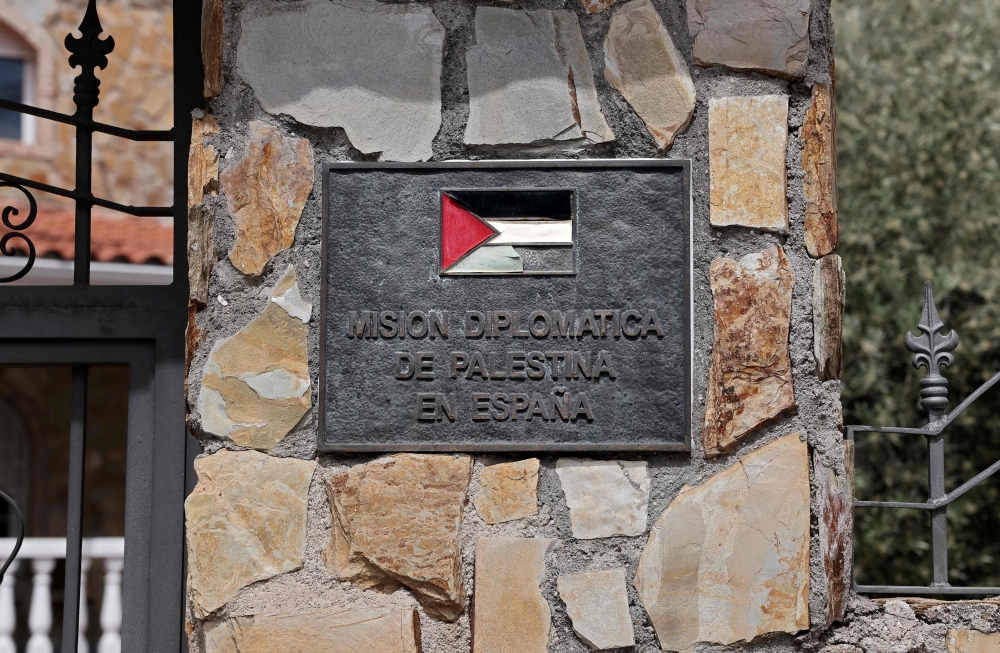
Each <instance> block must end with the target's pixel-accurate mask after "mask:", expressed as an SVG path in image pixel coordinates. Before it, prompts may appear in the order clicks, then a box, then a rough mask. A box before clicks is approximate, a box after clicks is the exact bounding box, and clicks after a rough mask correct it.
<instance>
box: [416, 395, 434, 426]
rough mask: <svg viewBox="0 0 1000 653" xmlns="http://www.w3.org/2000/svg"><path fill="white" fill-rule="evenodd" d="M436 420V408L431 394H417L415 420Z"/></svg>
mask: <svg viewBox="0 0 1000 653" xmlns="http://www.w3.org/2000/svg"><path fill="white" fill-rule="evenodd" d="M436 419H437V406H436V404H435V401H434V393H433V392H418V393H417V420H418V421H420V422H433V421H435V420H436Z"/></svg>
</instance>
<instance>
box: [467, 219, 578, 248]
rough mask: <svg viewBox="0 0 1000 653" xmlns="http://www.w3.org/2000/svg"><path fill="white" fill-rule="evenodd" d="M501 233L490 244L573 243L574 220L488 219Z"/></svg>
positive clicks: (488, 222)
mask: <svg viewBox="0 0 1000 653" xmlns="http://www.w3.org/2000/svg"><path fill="white" fill-rule="evenodd" d="M486 223H487V224H488V225H490V226H491V227H493V228H494V229H496V230H497V231H499V232H500V233H499V234H498V235H497V236H496V237H495V238H494V239H493V240H491V241H489V244H490V245H515V244H516V245H572V244H573V221H572V220H509V221H508V220H487V221H486Z"/></svg>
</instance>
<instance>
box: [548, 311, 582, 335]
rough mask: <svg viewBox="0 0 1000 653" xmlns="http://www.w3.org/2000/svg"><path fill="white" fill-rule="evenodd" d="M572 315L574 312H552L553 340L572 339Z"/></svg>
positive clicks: (573, 332) (573, 323)
mask: <svg viewBox="0 0 1000 653" xmlns="http://www.w3.org/2000/svg"><path fill="white" fill-rule="evenodd" d="M574 315H575V314H574V311H566V312H565V313H560V312H559V311H552V320H553V326H552V337H553V338H566V337H570V338H572V337H574V336H575V335H576V318H575V316H574Z"/></svg>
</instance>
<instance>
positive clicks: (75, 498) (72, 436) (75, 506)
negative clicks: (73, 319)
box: [60, 365, 88, 653]
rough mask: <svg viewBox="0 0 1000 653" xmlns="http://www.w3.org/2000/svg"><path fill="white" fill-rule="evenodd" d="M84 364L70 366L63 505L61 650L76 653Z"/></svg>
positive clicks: (84, 446) (84, 430) (84, 436)
mask: <svg viewBox="0 0 1000 653" xmlns="http://www.w3.org/2000/svg"><path fill="white" fill-rule="evenodd" d="M87 371H88V368H87V366H86V365H76V366H74V367H73V394H72V400H71V401H72V413H71V418H70V425H69V499H68V501H67V505H66V582H65V585H64V588H65V589H64V593H65V597H64V598H63V634H62V648H61V649H60V652H61V653H76V647H77V640H78V637H79V631H80V559H81V557H82V545H83V489H84V482H85V480H86V479H85V469H84V458H85V454H86V451H87Z"/></svg>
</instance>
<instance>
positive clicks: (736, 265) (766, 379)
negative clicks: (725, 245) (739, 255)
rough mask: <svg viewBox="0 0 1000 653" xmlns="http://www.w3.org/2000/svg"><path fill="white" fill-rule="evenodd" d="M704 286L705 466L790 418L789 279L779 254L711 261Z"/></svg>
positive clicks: (791, 281) (774, 249)
mask: <svg viewBox="0 0 1000 653" xmlns="http://www.w3.org/2000/svg"><path fill="white" fill-rule="evenodd" d="M711 280H712V297H713V299H714V300H715V340H714V342H713V345H712V367H711V368H710V369H709V373H708V398H707V400H706V402H705V422H704V425H703V426H702V439H703V442H704V446H705V456H706V457H709V458H711V457H714V456H718V455H720V454H722V453H726V452H728V451H730V450H732V449H733V448H734V447H735V446H736V445H737V444H738V443H739V442H740V440H742V439H743V438H745V437H746V436H747V435H749V434H750V433H752V432H753V431H754V430H756V429H758V428H760V427H761V426H763V425H764V424H767V423H769V422H771V421H773V420H774V419H775V418H777V417H779V416H780V415H783V414H785V413H788V412H792V411H794V410H795V397H794V395H793V391H792V362H791V358H790V357H789V354H788V332H789V329H790V326H791V313H792V286H793V285H794V283H795V277H794V274H793V272H792V266H791V263H789V261H788V258H787V257H786V256H785V252H784V250H782V249H781V248H780V247H771V248H769V249H766V250H764V251H763V252H759V253H754V254H747V255H746V256H744V257H743V259H742V260H740V261H739V262H736V261H734V260H732V259H728V258H719V259H716V260H714V261H712V269H711Z"/></svg>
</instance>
